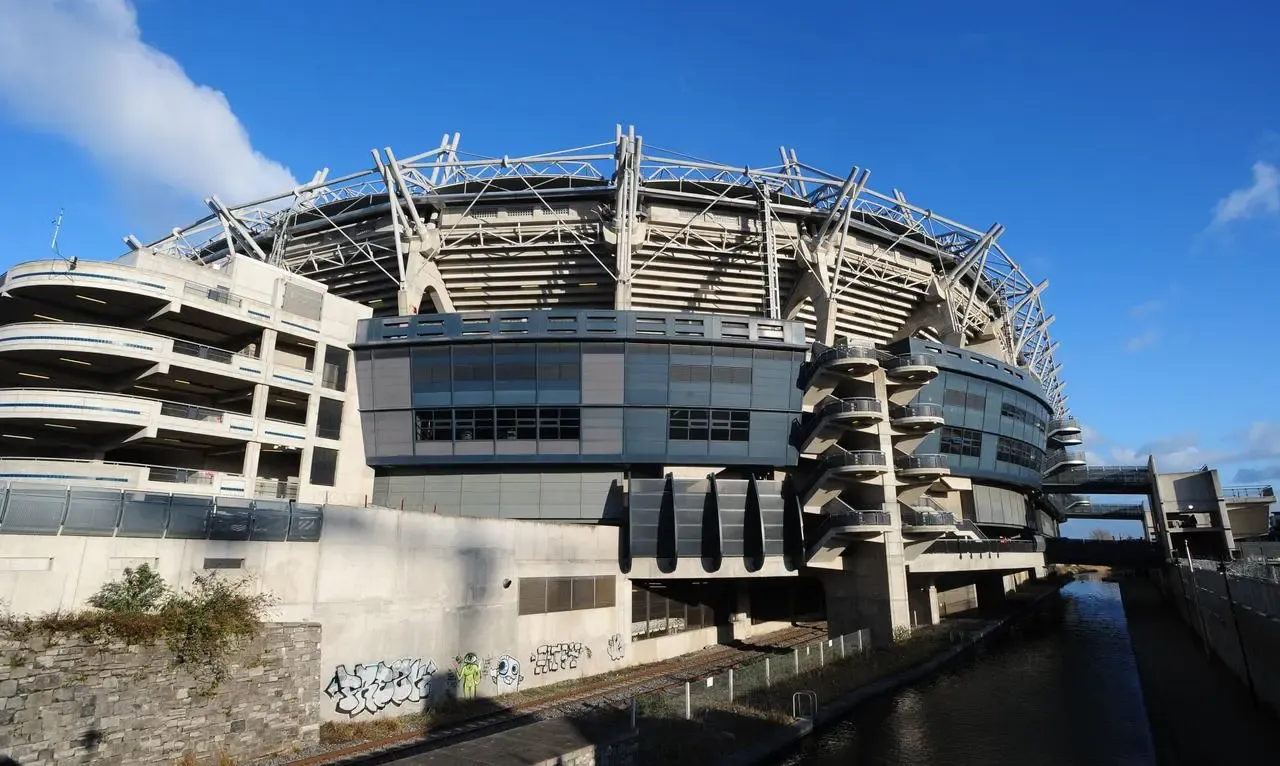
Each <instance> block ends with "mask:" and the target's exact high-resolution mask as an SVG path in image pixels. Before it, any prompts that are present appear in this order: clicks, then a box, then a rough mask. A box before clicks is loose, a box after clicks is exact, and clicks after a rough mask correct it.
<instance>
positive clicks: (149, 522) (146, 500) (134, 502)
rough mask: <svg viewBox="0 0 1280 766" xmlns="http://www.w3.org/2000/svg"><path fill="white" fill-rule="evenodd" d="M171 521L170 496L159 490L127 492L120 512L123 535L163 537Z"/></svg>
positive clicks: (119, 532)
mask: <svg viewBox="0 0 1280 766" xmlns="http://www.w3.org/2000/svg"><path fill="white" fill-rule="evenodd" d="M168 523H169V496H168V495H167V494H161V493H158V492H155V493H153V492H125V493H124V501H123V509H122V512H121V514H120V530H119V531H118V532H117V533H116V534H118V535H119V536H121V537H163V536H164V530H165V527H166V526H168Z"/></svg>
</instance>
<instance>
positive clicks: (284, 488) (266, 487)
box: [253, 479, 298, 500]
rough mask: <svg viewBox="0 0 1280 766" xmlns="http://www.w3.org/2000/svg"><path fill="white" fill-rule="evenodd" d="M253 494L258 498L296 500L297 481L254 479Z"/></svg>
mask: <svg viewBox="0 0 1280 766" xmlns="http://www.w3.org/2000/svg"><path fill="white" fill-rule="evenodd" d="M253 493H254V495H256V496H257V497H260V498H275V499H278V500H297V499H298V482H297V480H285V479H255V480H254V482H253Z"/></svg>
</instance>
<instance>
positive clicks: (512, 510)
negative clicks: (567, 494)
mask: <svg viewBox="0 0 1280 766" xmlns="http://www.w3.org/2000/svg"><path fill="white" fill-rule="evenodd" d="M493 478H494V480H495V483H496V484H497V485H498V490H499V495H498V507H499V508H500V509H501V515H502V517H503V518H508V519H538V518H541V517H542V506H543V504H544V501H545V499H546V498H545V492H544V490H543V487H542V479H541V477H539V476H538V475H536V474H500V475H498V476H496V477H493ZM574 499H575V500H576V496H575V498H574Z"/></svg>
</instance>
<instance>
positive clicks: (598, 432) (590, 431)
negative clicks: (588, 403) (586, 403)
mask: <svg viewBox="0 0 1280 766" xmlns="http://www.w3.org/2000/svg"><path fill="white" fill-rule="evenodd" d="M622 427H623V414H622V409H620V408H613V407H607V408H606V407H588V408H584V409H583V410H582V454H584V455H620V454H622Z"/></svg>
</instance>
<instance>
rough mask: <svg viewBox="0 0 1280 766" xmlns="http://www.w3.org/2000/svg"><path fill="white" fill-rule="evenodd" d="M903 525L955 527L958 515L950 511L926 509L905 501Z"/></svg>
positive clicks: (903, 505)
mask: <svg viewBox="0 0 1280 766" xmlns="http://www.w3.org/2000/svg"><path fill="white" fill-rule="evenodd" d="M902 525H903V526H904V527H954V526H955V525H956V515H955V514H954V513H952V512H950V511H934V510H924V509H922V508H919V507H914V506H910V505H907V504H906V503H903V504H902Z"/></svg>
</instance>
